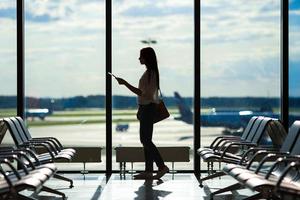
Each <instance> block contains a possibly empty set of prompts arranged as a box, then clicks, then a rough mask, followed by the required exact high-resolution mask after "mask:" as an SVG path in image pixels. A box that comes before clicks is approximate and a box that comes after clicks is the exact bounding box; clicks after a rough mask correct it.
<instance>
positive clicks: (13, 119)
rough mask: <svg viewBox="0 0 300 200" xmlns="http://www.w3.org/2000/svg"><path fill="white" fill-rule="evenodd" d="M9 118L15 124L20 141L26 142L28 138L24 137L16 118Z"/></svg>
mask: <svg viewBox="0 0 300 200" xmlns="http://www.w3.org/2000/svg"><path fill="white" fill-rule="evenodd" d="M9 119H10V120H11V121H12V123H13V124H14V125H15V128H16V129H17V131H18V133H19V136H20V138H21V139H22V141H23V142H27V141H28V139H27V137H26V134H25V133H24V131H23V129H22V128H21V126H20V124H19V122H18V120H17V119H16V118H15V117H10V118H9Z"/></svg>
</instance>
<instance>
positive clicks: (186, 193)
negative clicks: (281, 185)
mask: <svg viewBox="0 0 300 200" xmlns="http://www.w3.org/2000/svg"><path fill="white" fill-rule="evenodd" d="M65 176H67V177H69V178H72V179H73V180H74V187H73V188H71V189H70V188H69V187H68V186H69V185H68V183H67V182H64V181H61V180H56V179H51V180H50V181H48V182H47V184H46V185H47V186H48V187H51V188H54V189H57V190H59V191H61V192H63V193H65V194H66V196H67V199H71V200H73V199H74V200H76V199H78V200H79V199H80V200H83V199H86V200H89V199H91V200H96V199H100V200H160V199H164V200H168V199H172V200H177V199H183V200H194V199H195V200H196V199H197V200H201V199H210V198H209V194H210V192H211V191H215V190H216V189H219V188H222V187H225V186H228V185H230V184H232V183H234V182H235V181H234V180H233V179H231V178H230V177H224V178H222V179H219V178H216V179H214V180H209V181H206V182H205V186H204V188H200V187H199V184H198V181H197V179H196V177H195V176H194V175H193V174H175V175H173V176H172V175H170V174H168V175H165V176H164V177H163V178H162V180H153V181H145V180H133V179H132V176H131V175H126V176H125V177H120V175H119V174H113V175H112V176H111V177H110V178H109V179H108V180H107V178H106V177H105V175H103V174H87V175H85V176H83V175H81V174H65ZM107 181H108V182H107ZM232 194H233V195H232ZM251 194H253V193H252V192H251V191H249V190H246V189H244V190H240V191H239V193H237V192H234V193H231V192H227V193H225V194H222V195H218V196H216V197H215V198H214V199H241V198H243V197H245V195H246V196H248V195H251ZM34 197H35V198H36V199H42V200H54V199H55V200H58V199H62V198H61V197H59V196H57V195H53V194H51V193H46V192H41V193H40V194H39V195H38V196H35V195H34Z"/></svg>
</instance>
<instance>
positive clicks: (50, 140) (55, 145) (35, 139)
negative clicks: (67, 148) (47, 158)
mask: <svg viewBox="0 0 300 200" xmlns="http://www.w3.org/2000/svg"><path fill="white" fill-rule="evenodd" d="M30 141H40V142H50V143H51V144H52V145H53V146H54V147H55V149H56V151H61V150H62V149H63V147H62V146H61V144H60V143H57V142H56V140H54V139H53V138H51V137H45V138H31V139H30Z"/></svg>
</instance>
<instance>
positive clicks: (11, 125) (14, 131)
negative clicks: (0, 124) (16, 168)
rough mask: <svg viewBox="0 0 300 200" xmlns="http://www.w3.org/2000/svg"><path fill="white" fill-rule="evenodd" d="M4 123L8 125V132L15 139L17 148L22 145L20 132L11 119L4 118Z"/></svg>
mask: <svg viewBox="0 0 300 200" xmlns="http://www.w3.org/2000/svg"><path fill="white" fill-rule="evenodd" d="M3 121H4V123H5V124H6V126H7V128H8V130H9V132H10V134H11V137H12V138H13V140H14V142H15V145H17V147H19V146H20V145H22V144H23V141H22V138H21V137H20V135H19V133H18V130H17V129H16V127H15V125H14V123H13V122H12V121H11V120H10V119H9V118H4V119H3Z"/></svg>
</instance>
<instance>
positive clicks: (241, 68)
mask: <svg viewBox="0 0 300 200" xmlns="http://www.w3.org/2000/svg"><path fill="white" fill-rule="evenodd" d="M5 9H14V6H13V5H12V4H11V5H10V6H8V5H7V4H1V3H0V23H3V22H4V23H5V24H8V23H9V22H8V21H9V20H10V21H11V24H12V23H14V21H13V20H11V19H8V18H6V19H3V18H1V12H2V13H3V11H1V10H5ZM25 10H26V13H27V21H26V34H25V35H26V58H27V59H26V66H27V68H28V70H29V71H28V73H27V75H28V77H27V78H28V79H29V80H28V88H29V90H28V92H29V93H30V94H31V95H40V96H54V97H60V96H73V95H89V94H100V93H101V94H104V93H105V88H104V86H103V85H104V84H105V81H104V79H103V78H104V69H105V4H104V1H103V0H101V1H100V0H91V1H85V0H68V1H61V0H43V1H41V0H26V3H25ZM5 12H7V11H5ZM9 13H10V14H11V13H12V10H11V11H9ZM290 14H291V16H292V18H291V21H293V19H294V21H295V23H293V27H291V30H292V31H291V38H293V39H292V41H293V43H291V51H290V55H291V59H292V60H298V59H299V53H300V49H299V48H298V46H299V44H298V43H299V42H298V41H300V40H299V39H300V36H299V34H298V32H299V29H298V28H297V27H299V26H298V25H299V22H297V19H298V16H299V9H293V11H290ZM28 16H30V17H28ZM11 24H10V25H11ZM2 27H5V30H6V29H7V30H6V32H5V33H3V32H2V33H0V36H1V38H5V35H7V34H9V31H11V33H13V30H12V27H10V28H8V27H9V26H2ZM2 30H4V29H2ZM148 38H152V39H155V40H157V41H158V43H157V44H156V45H153V46H154V48H155V50H156V52H157V55H158V61H159V67H160V71H161V78H162V81H161V82H162V87H163V88H165V89H164V93H166V94H167V95H172V94H173V91H174V90H177V91H179V92H181V93H183V95H184V96H192V95H193V89H192V88H193V73H194V71H193V68H194V66H193V65H194V49H193V48H194V47H193V45H194V14H193V1H182V0H165V1H160V0H143V1H140V0H130V1H127V0H126V1H125V0H116V1H113V71H114V72H115V73H117V74H118V75H120V76H123V77H126V78H127V80H129V81H130V82H131V83H134V84H137V82H138V78H139V76H137V75H140V74H141V73H142V72H143V70H144V67H143V66H140V64H139V62H138V59H137V58H138V56H139V55H138V54H139V49H140V48H142V47H144V45H143V44H141V43H140V41H141V40H144V39H148ZM279 42H280V4H279V1H277V0H264V1H261V0H251V1H247V0H230V1H224V0H214V1H201V53H202V54H201V67H202V70H201V78H202V83H201V87H202V95H203V96H217V95H220V96H243V95H244V96H260V95H261V96H278V90H279V73H280V72H279V65H280V64H279V51H280V49H279V48H280V44H279ZM7 45H9V44H5V46H7ZM5 46H3V48H1V47H0V55H1V56H2V55H5V52H4V51H5V49H6V48H5ZM7 49H9V48H7ZM10 51H13V50H12V48H11V47H10ZM53 69H55V70H53ZM75 69H76V70H75ZM39 74H42V75H39ZM47 77H49V78H48V79H47ZM89 77H90V78H89ZM97 77H98V78H97ZM50 80H55V81H54V82H53V81H52V82H51V81H50ZM66 80H72V82H73V83H74V84H73V85H74V86H73V87H72V84H66ZM216 80H217V81H216ZM274 80H275V83H274V84H268V83H270V82H274ZM181 81H184V83H185V84H178V83H179V82H181ZM45 87H48V88H45ZM31 88H32V89H31ZM255 88H258V89H257V90H255ZM0 93H1V91H0ZM114 94H124V95H128V94H129V93H128V91H127V90H123V89H121V88H119V87H116V88H115V89H114Z"/></svg>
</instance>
